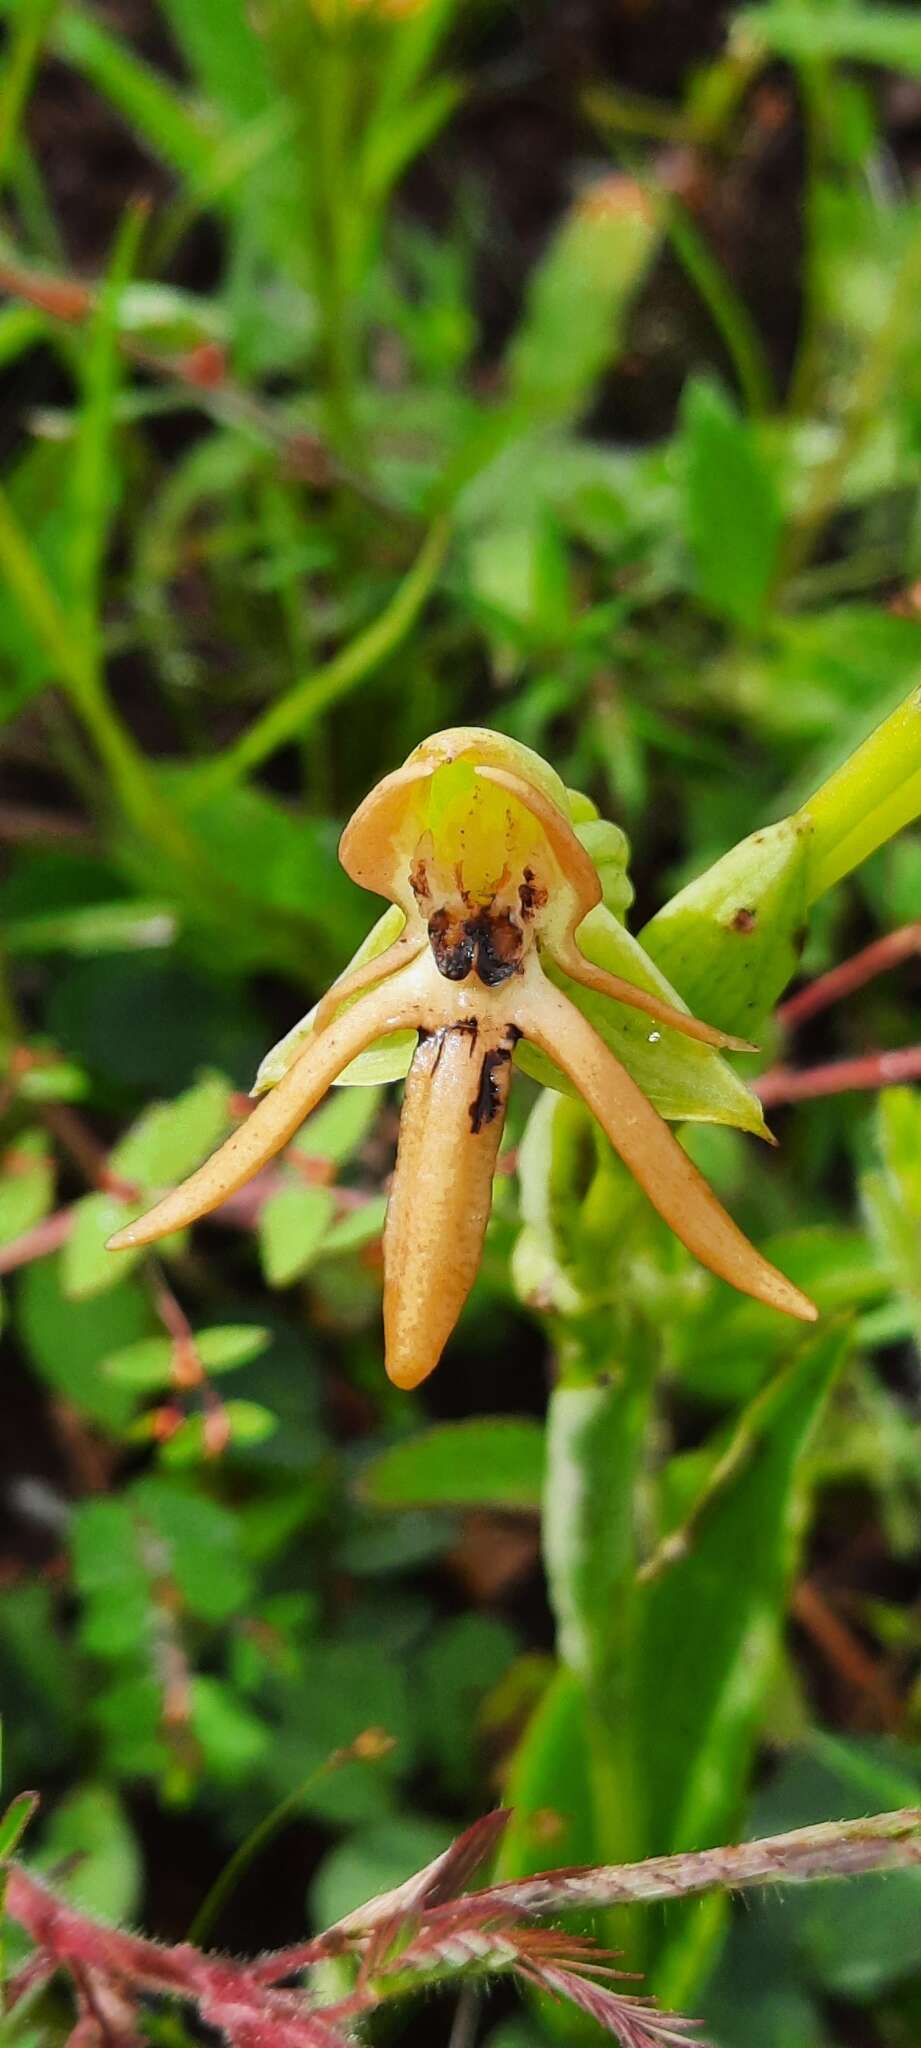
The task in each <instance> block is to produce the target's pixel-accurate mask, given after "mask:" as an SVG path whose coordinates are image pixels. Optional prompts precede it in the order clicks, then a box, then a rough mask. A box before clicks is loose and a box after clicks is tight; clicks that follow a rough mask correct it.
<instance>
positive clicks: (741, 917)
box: [732, 903, 758, 934]
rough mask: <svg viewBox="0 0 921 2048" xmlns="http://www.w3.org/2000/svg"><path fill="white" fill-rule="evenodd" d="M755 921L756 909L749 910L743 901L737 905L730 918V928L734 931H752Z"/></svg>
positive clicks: (756, 916)
mask: <svg viewBox="0 0 921 2048" xmlns="http://www.w3.org/2000/svg"><path fill="white" fill-rule="evenodd" d="M757 922H758V912H757V910H749V909H748V907H747V905H746V904H744V903H743V904H741V905H740V906H739V909H738V910H737V911H736V914H735V916H734V918H733V920H732V929H733V931H734V932H744V933H746V934H747V933H748V932H753V931H754V929H755V926H756V924H757Z"/></svg>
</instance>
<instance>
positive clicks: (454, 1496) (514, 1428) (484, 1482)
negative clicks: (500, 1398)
mask: <svg viewBox="0 0 921 2048" xmlns="http://www.w3.org/2000/svg"><path fill="white" fill-rule="evenodd" d="M543 1467H544V1433H543V1430H542V1428H541V1426H540V1424H539V1423H537V1422H528V1421H526V1420H525V1419H524V1418H523V1417H518V1416H511V1415H509V1416H501V1415H496V1416H484V1417H482V1418H481V1419H480V1418H478V1419H477V1420H475V1421H470V1422H444V1423H441V1424H440V1425H439V1426H438V1427H437V1428H435V1429H429V1430H424V1431H423V1432H422V1433H421V1434H420V1435H417V1436H412V1437H409V1438H407V1439H406V1441H405V1442H403V1443H399V1444H393V1445H391V1447H390V1449H389V1450H386V1451H383V1452H381V1453H380V1455H379V1456H378V1457H376V1458H372V1460H371V1462H370V1464H368V1465H366V1466H365V1468H364V1471H363V1472H362V1477H361V1488H362V1493H363V1495H364V1497H365V1498H366V1499H367V1500H369V1501H370V1502H371V1503H372V1504H373V1505H374V1506H375V1507H378V1508H418V1507H495V1508H504V1509H509V1510H516V1509H517V1510H521V1509H524V1510H530V1511H532V1512H533V1511H535V1510H536V1509H538V1508H539V1507H540V1499H541V1487H542V1483H543Z"/></svg>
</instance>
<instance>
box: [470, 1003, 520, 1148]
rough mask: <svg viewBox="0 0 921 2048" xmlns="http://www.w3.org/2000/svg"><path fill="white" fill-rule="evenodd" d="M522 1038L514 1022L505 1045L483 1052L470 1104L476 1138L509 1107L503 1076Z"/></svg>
mask: <svg viewBox="0 0 921 2048" xmlns="http://www.w3.org/2000/svg"><path fill="white" fill-rule="evenodd" d="M520 1037H521V1032H520V1031H519V1030H518V1029H517V1027H516V1026H515V1025H514V1024H510V1025H509V1027H508V1029H507V1031H506V1034H505V1042H504V1044H502V1045H493V1046H490V1049H489V1051H488V1052H487V1053H484V1055H483V1063H482V1066H481V1067H480V1077H479V1081H478V1083H477V1092H476V1094H475V1096H474V1098H473V1101H472V1102H471V1104H470V1129H471V1132H472V1134H473V1136H474V1137H475V1138H477V1137H479V1134H480V1132H481V1130H482V1129H483V1128H484V1125H486V1124H491V1123H492V1121H493V1118H494V1117H497V1116H499V1115H500V1113H501V1112H502V1110H503V1109H504V1108H505V1097H506V1093H507V1090H506V1088H504V1087H503V1085H502V1083H501V1081H500V1079H499V1076H500V1074H501V1073H502V1070H503V1068H504V1067H507V1066H508V1064H509V1062H510V1060H511V1057H512V1053H513V1052H514V1050H515V1047H516V1045H517V1043H518V1040H519V1038H520Z"/></svg>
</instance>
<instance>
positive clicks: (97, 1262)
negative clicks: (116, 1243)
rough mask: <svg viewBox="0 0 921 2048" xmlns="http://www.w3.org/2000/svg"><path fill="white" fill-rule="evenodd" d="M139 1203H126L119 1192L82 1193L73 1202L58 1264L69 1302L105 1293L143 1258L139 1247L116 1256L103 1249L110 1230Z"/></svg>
mask: <svg viewBox="0 0 921 2048" xmlns="http://www.w3.org/2000/svg"><path fill="white" fill-rule="evenodd" d="M141 1206H142V1205H141V1204H140V1203H135V1204H131V1203H129V1204H128V1205H127V1206H126V1205H125V1203H124V1201H123V1200H122V1198H121V1196H120V1195H107V1194H102V1193H100V1194H95V1195H83V1196H82V1198H81V1200H80V1201H79V1202H75V1203H74V1205H73V1210H72V1212H71V1213H72V1217H73V1221H72V1224H71V1230H70V1236H69V1237H68V1239H67V1241H66V1243H65V1246H64V1251H63V1255H62V1266H61V1273H62V1280H63V1286H64V1292H65V1294H66V1295H67V1297H68V1299H69V1300H70V1301H88V1300H90V1299H91V1297H92V1296H93V1295H95V1294H106V1293H108V1291H109V1289H110V1288H112V1287H118V1286H119V1285H120V1283H121V1282H122V1281H123V1280H124V1278H125V1274H126V1273H129V1272H130V1271H131V1268H132V1266H136V1265H137V1264H138V1263H139V1261H140V1260H141V1259H143V1257H144V1252H143V1250H142V1249H133V1250H129V1251H124V1252H119V1253H118V1255H117V1256H116V1254H115V1253H114V1252H109V1251H107V1250H106V1243H107V1240H108V1239H109V1238H110V1237H111V1236H112V1234H113V1231H116V1230H120V1229H121V1227H122V1225H123V1224H124V1223H126V1222H127V1221H128V1219H129V1217H130V1216H131V1214H132V1212H133V1213H134V1214H139V1213H140V1209H141Z"/></svg>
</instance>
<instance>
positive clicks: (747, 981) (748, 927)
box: [642, 818, 809, 1092]
mask: <svg viewBox="0 0 921 2048" xmlns="http://www.w3.org/2000/svg"><path fill="white" fill-rule="evenodd" d="M808 863H809V828H808V822H803V821H801V820H799V819H797V818H784V819H782V821H781V823H780V824H779V825H767V826H765V827H764V828H763V830H762V831H760V832H754V833H752V835H751V837H750V838H748V839H743V840H742V841H741V842H740V844H739V845H738V846H734V847H733V848H732V850H731V852H729V853H727V854H724V855H723V858H722V860H718V861H716V862H715V863H714V865H713V866H712V867H711V868H708V869H707V871H706V873H705V874H703V875H700V876H698V879H697V880H696V881H695V882H690V883H689V884H688V886H687V888H686V889H682V890H681V891H680V893H679V894H678V895H677V896H673V897H672V900H671V902H670V903H666V905H665V906H664V908H663V909H662V910H660V911H658V913H657V915H656V916H655V917H654V918H653V919H652V921H651V923H649V924H648V925H647V926H646V927H645V930H644V931H643V935H642V936H643V945H644V946H645V947H646V948H647V949H648V951H649V953H650V954H651V955H652V958H653V959H654V960H655V961H656V963H657V965H658V966H659V967H660V968H661V969H662V970H663V971H664V972H665V974H667V975H668V976H669V977H670V978H671V979H673V980H674V982H675V985H676V987H678V988H679V989H680V990H681V994H682V996H683V998H684V1000H685V1002H686V1003H687V1004H688V1005H689V1006H690V1008H691V1009H692V1010H696V1012H697V1014H698V1015H699V1016H702V1017H704V1018H705V1019H706V1022H707V1023H708V1024H718V1025H719V1026H720V1028H721V1029H722V1030H724V1031H734V1032H738V1033H739V1034H740V1035H741V1036H743V1037H753V1038H757V1034H758V1032H759V1031H760V1030H761V1028H762V1026H763V1024H764V1021H765V1019H766V1017H767V1016H768V1015H769V1013H770V1011H771V1010H772V1009H773V1007H774V1004H775V1002H776V1001H777V998H778V996H779V995H780V994H781V992H782V990H783V989H784V988H785V987H786V984H787V982H788V981H789V980H790V978H791V976H792V975H793V974H794V973H795V970H796V965H797V960H798V955H799V948H800V945H801V944H802V938H803V934H804V930H805V921H806V884H807V874H808ZM647 1092H649V1091H647Z"/></svg>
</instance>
